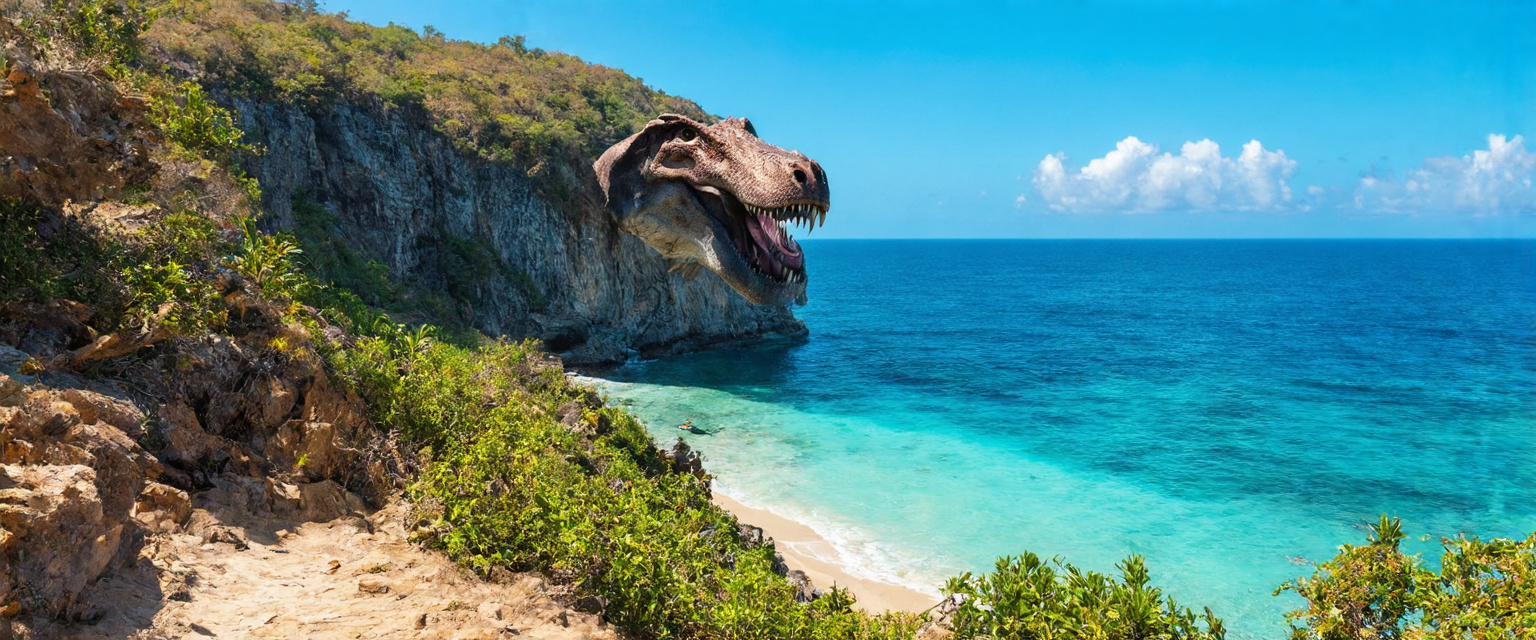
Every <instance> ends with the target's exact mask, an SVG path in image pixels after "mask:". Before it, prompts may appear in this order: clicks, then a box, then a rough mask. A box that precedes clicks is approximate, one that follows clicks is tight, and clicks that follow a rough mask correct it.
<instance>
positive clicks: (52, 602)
mask: <svg viewBox="0 0 1536 640" xmlns="http://www.w3.org/2000/svg"><path fill="white" fill-rule="evenodd" d="M0 529H4V530H5V531H7V532H9V533H10V534H11V535H12V536H14V540H12V541H11V542H9V543H8V544H9V546H10V547H11V549H10V550H9V554H8V555H9V557H12V558H16V561H15V562H13V563H10V564H9V565H7V566H3V567H0V569H3V571H4V572H5V573H6V574H7V575H5V576H4V577H5V578H8V579H11V580H14V583H15V584H22V585H27V586H28V590H29V592H30V593H31V594H32V595H33V596H35V597H36V599H37V602H38V603H39V606H40V607H41V608H42V609H43V611H44V612H45V613H47V614H49V615H64V614H66V613H67V612H69V611H70V610H71V607H72V606H73V605H74V604H75V599H76V598H77V597H78V596H79V595H80V593H81V592H82V591H84V590H85V588H86V587H87V586H88V585H89V584H90V583H91V582H92V581H94V580H95V579H96V578H97V577H99V576H100V575H101V574H102V572H103V571H105V570H106V569H107V567H108V565H109V564H111V561H112V560H113V558H114V557H115V556H116V554H117V550H118V547H119V546H120V545H121V543H122V537H123V536H122V533H123V527H122V525H121V524H113V523H111V522H109V521H108V520H107V519H106V518H105V517H103V515H102V510H101V500H100V498H99V497H98V495H97V493H96V472H95V471H94V470H92V469H91V468H90V467H87V466H84V465H35V466H25V467H23V466H16V465H0Z"/></svg>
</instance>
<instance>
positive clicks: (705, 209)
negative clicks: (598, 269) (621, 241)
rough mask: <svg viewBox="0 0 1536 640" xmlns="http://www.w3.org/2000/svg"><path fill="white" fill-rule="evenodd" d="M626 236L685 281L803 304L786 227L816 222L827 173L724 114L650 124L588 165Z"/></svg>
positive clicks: (823, 213)
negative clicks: (701, 274)
mask: <svg viewBox="0 0 1536 640" xmlns="http://www.w3.org/2000/svg"><path fill="white" fill-rule="evenodd" d="M593 169H594V170H596V172H597V181H598V184H599V186H601V187H602V190H603V195H604V196H606V197H607V199H608V210H609V212H610V213H612V214H613V217H614V219H615V220H617V221H618V223H619V227H620V228H621V229H623V230H624V231H625V232H626V233H629V234H631V235H634V236H636V237H638V238H640V239H641V240H643V241H645V243H646V244H647V245H649V246H650V247H651V248H652V249H655V250H656V251H657V252H658V253H660V254H661V255H662V256H664V257H666V258H667V259H668V260H671V261H672V264H673V267H672V270H673V271H679V272H681V273H682V274H683V276H684V277H685V278H689V279H692V278H693V277H694V276H695V275H697V274H698V271H699V269H700V268H701V267H703V268H708V269H709V270H710V271H713V272H715V273H716V274H718V275H719V276H720V279H721V280H724V281H725V283H726V284H728V285H730V287H731V288H732V289H735V290H736V292H737V293H739V294H741V296H742V297H744V298H746V299H748V300H751V301H752V302H755V303H757V304H772V305H782V304H789V303H790V302H796V303H798V304H805V283H806V278H805V256H804V254H803V253H802V252H801V251H800V245H798V244H796V243H795V241H794V239H793V238H791V237H790V236H789V233H788V229H786V228H785V227H786V225H796V224H805V225H806V231H807V232H809V231H810V229H812V228H815V226H816V225H819V224H822V223H825V222H826V217H827V208H828V207H830V206H831V203H830V195H829V193H828V191H827V174H826V172H824V171H822V170H821V165H818V164H816V162H815V161H813V160H811V159H810V158H807V157H805V154H803V153H799V152H796V151H785V150H783V149H780V148H778V147H775V146H773V145H771V144H768V143H766V142H763V141H762V140H761V139H759V138H758V137H757V132H756V131H755V130H753V128H752V123H750V122H748V121H747V120H745V119H742V118H731V119H728V120H724V121H721V122H718V123H716V124H714V125H710V126H705V125H703V124H701V123H698V122H695V121H693V120H690V119H688V118H685V117H683V116H679V115H673V114H667V115H663V116H661V117H659V118H657V119H655V120H652V121H650V122H649V123H647V124H646V125H645V128H644V129H641V130H640V132H639V133H636V134H635V135H632V136H630V137H628V138H626V139H624V140H623V141H622V142H619V143H618V144H615V145H613V146H612V147H610V148H609V149H608V150H607V151H606V152H604V153H603V156H602V157H601V158H598V160H597V163H596V164H595V165H593Z"/></svg>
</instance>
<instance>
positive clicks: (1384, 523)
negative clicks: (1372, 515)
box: [1276, 516, 1536, 640]
mask: <svg viewBox="0 0 1536 640" xmlns="http://www.w3.org/2000/svg"><path fill="white" fill-rule="evenodd" d="M1368 539H1369V541H1368V543H1367V544H1365V545H1361V546H1355V545H1349V544H1346V545H1343V546H1341V547H1340V548H1339V554H1338V555H1337V556H1335V557H1334V558H1333V559H1332V560H1328V561H1327V562H1324V563H1322V564H1320V565H1318V571H1317V572H1315V573H1314V574H1313V575H1312V576H1311V577H1306V578H1299V579H1297V580H1292V581H1290V582H1287V583H1285V584H1284V585H1282V586H1281V588H1280V589H1279V590H1277V591H1276V593H1277V594H1278V593H1280V592H1282V591H1294V592H1295V593H1297V594H1298V595H1300V596H1302V597H1303V598H1305V599H1306V600H1307V607H1306V608H1304V609H1299V610H1296V611H1293V612H1291V613H1289V614H1287V618H1289V619H1290V620H1291V625H1292V629H1291V637H1292V638H1295V639H1296V640H1355V639H1357V638H1370V639H1378V638H1379V639H1381V640H1393V639H1395V638H1405V639H1409V640H1526V639H1527V638H1530V637H1531V634H1532V633H1533V632H1536V534H1533V535H1532V536H1531V537H1530V538H1527V539H1525V540H1523V541H1514V540H1507V539H1495V540H1491V541H1488V542H1482V541H1479V540H1477V539H1476V538H1472V539H1467V538H1455V539H1449V538H1447V539H1442V540H1441V544H1442V546H1443V547H1444V548H1445V554H1444V555H1443V556H1441V560H1440V565H1441V570H1440V572H1439V573H1436V572H1434V571H1430V570H1429V569H1426V568H1425V567H1424V566H1423V564H1422V563H1421V562H1420V560H1419V558H1418V557H1417V556H1409V555H1407V554H1404V553H1403V552H1402V551H1401V549H1400V548H1399V545H1400V543H1401V542H1402V540H1403V539H1404V535H1403V529H1402V523H1401V522H1400V521H1399V520H1398V519H1396V518H1388V517H1387V516H1382V517H1381V521H1380V522H1379V523H1377V524H1376V525H1375V526H1374V527H1372V528H1371V531H1370V532H1369V534H1368Z"/></svg>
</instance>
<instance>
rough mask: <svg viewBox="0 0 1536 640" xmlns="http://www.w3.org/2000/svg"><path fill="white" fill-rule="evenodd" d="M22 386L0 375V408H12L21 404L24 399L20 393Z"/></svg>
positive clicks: (5, 375)
mask: <svg viewBox="0 0 1536 640" xmlns="http://www.w3.org/2000/svg"><path fill="white" fill-rule="evenodd" d="M23 386H24V385H23V384H22V382H21V381H20V380H17V379H16V378H13V377H11V376H9V375H7V374H3V373H0V406H10V407H14V406H16V405H18V404H21V401H22V399H23V398H24V397H25V396H23V395H22V393H21V391H22V387H23Z"/></svg>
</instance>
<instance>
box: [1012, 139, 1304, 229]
mask: <svg viewBox="0 0 1536 640" xmlns="http://www.w3.org/2000/svg"><path fill="white" fill-rule="evenodd" d="M1295 171H1296V161H1295V160H1291V159H1290V158H1287V157H1286V156H1285V152H1284V151H1269V150H1267V149H1265V148H1264V145H1262V144H1259V141H1258V140H1253V141H1250V142H1249V143H1248V144H1245V145H1243V151H1242V153H1241V154H1239V155H1238V156H1237V157H1235V158H1229V157H1225V156H1222V155H1221V147H1220V146H1218V145H1217V144H1216V143H1215V142H1212V141H1210V140H1201V141H1199V142H1186V143H1184V146H1183V147H1182V148H1181V149H1179V155H1173V154H1171V153H1158V148H1157V145H1153V144H1148V143H1145V142H1142V141H1141V140H1139V139H1137V138H1136V137H1135V136H1131V137H1129V138H1126V139H1124V140H1121V141H1120V142H1119V143H1117V144H1116V145H1115V150H1114V151H1111V152H1109V153H1107V154H1105V155H1104V157H1102V158H1094V159H1093V160H1090V161H1089V162H1088V165H1087V166H1085V167H1082V168H1080V169H1076V170H1073V169H1070V168H1068V166H1067V164H1066V156H1065V155H1064V154H1060V153H1055V154H1051V155H1048V156H1046V157H1045V159H1043V160H1041V161H1040V164H1039V166H1038V167H1036V168H1035V175H1034V180H1033V182H1034V185H1035V189H1036V190H1037V191H1039V192H1040V195H1041V197H1042V199H1043V200H1044V201H1045V203H1046V204H1047V205H1048V206H1049V207H1050V208H1052V209H1055V210H1057V211H1069V212H1095V211H1119V212H1125V213H1143V212H1152V211H1166V210H1197V211H1215V210H1229V211H1269V210H1279V209H1284V208H1287V207H1289V206H1290V203H1291V188H1290V185H1288V184H1286V181H1287V180H1289V179H1290V178H1291V175H1292V174H1293V173H1295Z"/></svg>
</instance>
